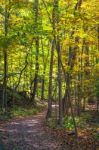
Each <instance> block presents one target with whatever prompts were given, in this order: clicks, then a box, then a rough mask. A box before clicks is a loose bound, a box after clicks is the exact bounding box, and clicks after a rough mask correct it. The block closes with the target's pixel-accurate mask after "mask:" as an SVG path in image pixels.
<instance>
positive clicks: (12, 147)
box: [0, 111, 69, 150]
mask: <svg viewBox="0 0 99 150" xmlns="http://www.w3.org/2000/svg"><path fill="white" fill-rule="evenodd" d="M45 114H46V111H44V112H42V113H39V114H38V115H35V116H33V117H25V118H23V119H22V118H21V119H14V120H12V121H9V122H8V123H5V124H4V125H2V127H0V139H1V140H0V144H1V147H0V150H3V149H4V150H56V149H57V150H69V148H68V147H62V145H61V143H59V141H57V140H56V138H54V137H53V135H52V134H50V131H49V130H46V125H45Z"/></svg>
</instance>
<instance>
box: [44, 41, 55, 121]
mask: <svg viewBox="0 0 99 150" xmlns="http://www.w3.org/2000/svg"><path fill="white" fill-rule="evenodd" d="M54 44H55V41H54V40H53V41H52V49H51V58H50V71H49V88H48V111H47V116H46V118H47V119H48V118H50V117H51V115H52V74H53V59H54Z"/></svg>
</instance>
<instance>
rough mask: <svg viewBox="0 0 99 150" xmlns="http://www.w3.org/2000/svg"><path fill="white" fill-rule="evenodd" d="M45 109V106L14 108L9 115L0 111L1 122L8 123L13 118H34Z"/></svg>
mask: <svg viewBox="0 0 99 150" xmlns="http://www.w3.org/2000/svg"><path fill="white" fill-rule="evenodd" d="M44 109H45V107H44V106H36V107H31V106H27V107H21V106H14V108H12V109H10V111H9V112H7V113H2V111H0V121H8V120H10V119H13V118H21V117H27V116H33V115H36V114H37V113H39V112H42V111H43V110H44Z"/></svg>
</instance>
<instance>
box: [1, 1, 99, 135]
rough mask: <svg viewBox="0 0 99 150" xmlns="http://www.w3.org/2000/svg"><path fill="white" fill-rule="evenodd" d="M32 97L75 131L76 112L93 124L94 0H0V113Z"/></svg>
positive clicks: (98, 56) (98, 61) (97, 27)
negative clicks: (43, 103) (46, 106)
mask: <svg viewBox="0 0 99 150" xmlns="http://www.w3.org/2000/svg"><path fill="white" fill-rule="evenodd" d="M38 102H47V103H48V109H47V113H46V121H47V122H48V124H51V126H53V125H52V124H53V120H54V121H55V124H56V126H61V127H63V126H65V127H66V128H69V129H71V128H73V129H74V131H75V136H76V137H78V122H77V119H80V118H81V116H82V113H83V116H85V117H86V115H87V116H89V115H90V114H93V116H94V120H92V118H93V116H92V117H91V118H90V117H89V118H90V120H92V121H93V122H95V123H96V124H97V126H98V125H99V1H98V0H0V113H1V114H2V113H4V114H7V113H8V112H10V110H11V109H12V108H15V106H17V107H19V106H23V107H26V106H32V107H33V108H35V107H36V106H37V103H38ZM53 104H54V105H55V108H53V107H52V106H53ZM53 109H55V110H53ZM87 111H88V112H87ZM86 112H87V113H88V114H86ZM50 122H52V123H50ZM72 126H73V127H72ZM97 128H98V129H99V126H98V127H97ZM98 133H99V131H98ZM98 135H99V134H98Z"/></svg>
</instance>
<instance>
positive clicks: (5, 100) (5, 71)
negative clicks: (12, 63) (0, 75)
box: [3, 4, 8, 112]
mask: <svg viewBox="0 0 99 150" xmlns="http://www.w3.org/2000/svg"><path fill="white" fill-rule="evenodd" d="M4 34H5V47H4V49H3V53H4V81H3V108H4V111H5V112H6V111H7V74H8V58H7V56H8V54H7V34H8V10H7V6H6V4H5V21H4Z"/></svg>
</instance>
